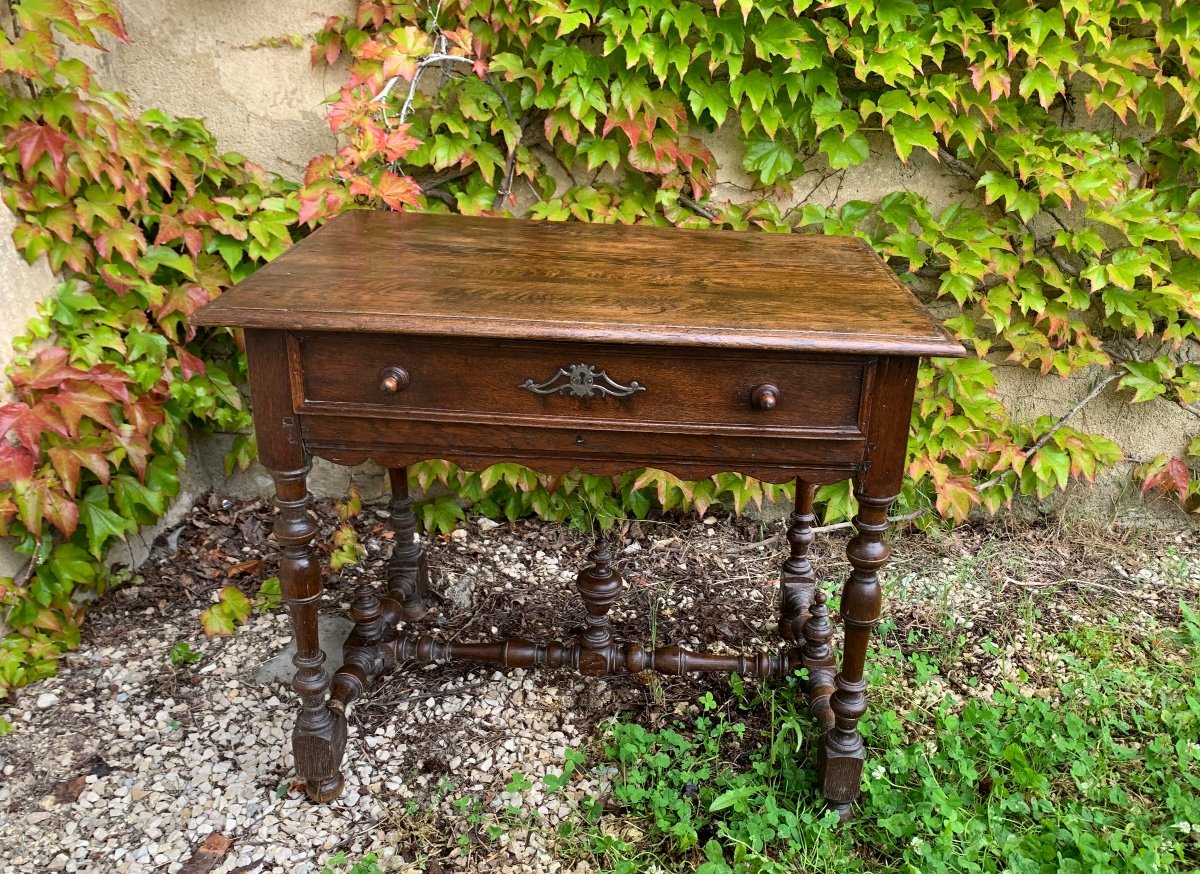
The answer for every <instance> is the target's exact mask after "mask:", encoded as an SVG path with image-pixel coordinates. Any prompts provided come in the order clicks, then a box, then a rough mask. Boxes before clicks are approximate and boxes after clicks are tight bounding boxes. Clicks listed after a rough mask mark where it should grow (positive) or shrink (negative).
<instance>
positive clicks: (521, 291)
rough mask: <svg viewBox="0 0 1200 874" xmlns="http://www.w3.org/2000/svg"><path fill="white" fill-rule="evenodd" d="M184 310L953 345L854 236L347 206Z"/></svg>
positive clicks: (381, 326)
mask: <svg viewBox="0 0 1200 874" xmlns="http://www.w3.org/2000/svg"><path fill="white" fill-rule="evenodd" d="M192 322H193V323H194V324H197V325H221V326H238V327H257V328H285V329H301V328H303V329H309V330H340V331H368V332H377V333H424V334H430V335H441V336H445V335H451V336H472V337H506V338H510V339H524V340H574V341H591V342H603V341H613V342H621V343H626V344H629V343H634V344H639V343H640V344H665V345H679V346H706V347H710V348H757V349H776V350H793V351H817V352H842V353H859V354H892V355H913V356H917V355H936V356H951V357H958V356H961V355H963V354H965V353H964V350H963V348H962V346H960V345H959V344H958V343H957V342H956V341H955V340H954V339H952V338H951V337H950V336H949V334H947V332H946V331H945V330H944V329H943V328H942V327H941V326H940V325H939V324H938V323H937V322H936V321H935V320H933V319H932V318H930V316H929V315H927V314H926V312H925V311H924V309H923V308H922V306H921V304H920V303H919V302H918V301H917V300H916V298H915V297H913V295H912V293H911V292H910V291H909V290H908V289H907V288H906V287H905V286H904V285H903V284H901V283H900V282H899V280H897V279H896V277H895V276H894V275H893V274H892V272H891V271H890V270H889V269H888V268H887V266H886V265H885V264H884V262H883V261H882V260H881V259H880V258H879V256H878V255H876V254H875V253H874V252H872V251H871V250H870V249H869V248H868V247H867V245H866V244H865V243H863V242H862V241H861V240H858V239H854V238H846V237H826V236H810V235H803V234H767V233H755V232H746V233H739V232H731V231H690V230H682V229H678V228H656V227H649V226H645V225H596V224H583V223H574V222H534V221H524V220H519V219H488V218H472V217H466V216H446V215H419V214H413V213H390V212H372V211H356V212H351V213H345V214H343V215H341V216H338V217H336V218H334V219H332V220H331V221H330V222H329V223H328V224H326V225H325V226H324V227H323V228H321V229H320V230H318V231H316V232H315V233H313V234H312V235H311V236H309V237H308V238H306V239H305V240H303V241H301V242H300V243H298V244H296V245H295V246H294V247H292V249H290V250H289V251H288V252H286V253H285V254H284V255H283V256H282V257H280V258H279V259H277V260H276V261H274V262H272V263H271V264H268V265H267V266H266V267H264V268H262V269H261V270H260V271H258V272H257V273H255V274H254V275H253V276H251V277H250V278H249V279H247V280H246V281H245V282H243V283H241V284H240V285H238V286H237V287H236V288H234V289H231V290H230V291H227V292H226V293H225V294H224V295H223V296H222V297H220V298H219V299H217V300H216V301H214V302H213V303H210V304H209V305H208V306H206V307H204V308H203V309H201V310H200V311H199V312H198V313H196V314H195V315H194V316H193V317H192Z"/></svg>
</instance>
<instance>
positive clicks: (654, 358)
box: [289, 332, 874, 434]
mask: <svg viewBox="0 0 1200 874" xmlns="http://www.w3.org/2000/svg"><path fill="white" fill-rule="evenodd" d="M289 354H290V356H291V359H292V362H291V363H292V372H293V374H298V376H299V378H294V379H293V391H294V398H293V400H294V403H295V408H296V410H297V411H298V412H303V413H306V414H318V415H319V414H321V413H322V412H326V413H339V414H340V413H348V412H349V413H353V414H355V415H359V416H368V417H375V418H404V419H424V420H431V421H438V420H441V421H484V420H486V421H490V422H497V423H499V422H502V421H505V420H509V419H511V420H514V421H518V420H519V421H520V422H522V423H523V424H534V425H536V424H544V425H548V426H552V425H562V424H564V423H575V424H579V425H583V424H587V425H588V426H589V427H601V428H604V427H611V428H626V429H628V428H655V427H663V426H666V427H670V428H672V429H674V430H680V429H682V430H688V429H692V428H708V429H710V430H711V429H712V428H714V427H715V428H717V429H719V430H726V429H738V430H741V429H746V430H761V429H771V430H774V429H790V430H794V429H799V428H802V429H803V430H805V431H810V430H818V431H820V430H832V431H837V432H842V433H853V434H857V433H859V432H860V431H861V427H862V424H863V422H862V415H863V413H862V409H861V408H862V398H863V396H864V393H865V390H866V388H867V384H868V381H869V379H870V377H871V373H872V371H873V364H874V359H873V358H870V357H847V356H838V357H836V358H830V359H824V358H822V357H820V356H818V355H801V354H796V353H780V352H763V353H755V352H746V351H741V350H739V351H732V350H730V351H722V350H703V349H695V350H693V349H686V348H679V347H660V346H611V345H605V344H599V343H596V344H592V343H521V342H504V341H488V340H481V339H472V338H465V339H463V340H461V341H449V340H446V339H444V338H430V337H422V336H394V335H393V336H383V335H372V334H344V333H326V332H314V333H296V334H292V335H291V337H290V345H289Z"/></svg>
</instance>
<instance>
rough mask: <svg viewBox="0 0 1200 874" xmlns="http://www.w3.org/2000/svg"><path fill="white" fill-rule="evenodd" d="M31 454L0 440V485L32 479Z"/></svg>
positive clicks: (32, 459) (32, 458) (32, 460)
mask: <svg viewBox="0 0 1200 874" xmlns="http://www.w3.org/2000/svg"><path fill="white" fill-rule="evenodd" d="M33 462H34V457H33V453H32V452H29V451H28V450H27V449H24V448H23V447H21V446H14V445H13V444H11V443H9V442H8V441H7V440H3V439H0V483H4V482H7V483H14V482H17V481H18V480H27V479H32V478H33Z"/></svg>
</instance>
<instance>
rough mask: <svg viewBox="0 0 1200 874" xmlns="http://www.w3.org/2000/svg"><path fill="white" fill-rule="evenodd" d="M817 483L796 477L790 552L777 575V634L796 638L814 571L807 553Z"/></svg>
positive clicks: (809, 598) (814, 582)
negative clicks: (778, 575)
mask: <svg viewBox="0 0 1200 874" xmlns="http://www.w3.org/2000/svg"><path fill="white" fill-rule="evenodd" d="M816 491H817V487H816V486H815V485H813V484H812V483H807V482H805V481H804V480H802V479H797V480H796V509H795V512H793V513H792V515H791V516H790V517H789V518H788V530H787V540H788V544H789V545H790V546H791V548H792V554H791V555H790V556H789V557H788V559H787V561H785V562H784V563H783V571H782V573H781V574H780V577H779V636H780V637H782V638H784V639H785V640H799V639H800V638H801V630H802V627H803V625H804V621H805V619H807V618H808V608H809V605H810V604H811V603H812V599H813V591H814V590H815V589H816V586H817V578H816V574H815V573H814V571H813V566H812V562H811V561H810V560H809V557H808V550H809V548H810V547H811V546H812V544H813V541H814V540H815V539H816V535H814V534H813V530H812V527H813V522H815V521H816V518H815V517H814V516H813V495H814V494H815V493H816Z"/></svg>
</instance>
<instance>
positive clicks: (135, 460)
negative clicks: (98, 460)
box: [109, 426, 150, 480]
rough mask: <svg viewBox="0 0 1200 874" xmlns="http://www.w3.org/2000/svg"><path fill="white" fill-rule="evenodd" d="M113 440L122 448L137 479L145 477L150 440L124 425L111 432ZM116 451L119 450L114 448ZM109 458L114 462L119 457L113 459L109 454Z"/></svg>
mask: <svg viewBox="0 0 1200 874" xmlns="http://www.w3.org/2000/svg"><path fill="white" fill-rule="evenodd" d="M113 440H115V441H116V442H117V443H118V444H119V446H120V449H121V450H124V452H125V457H126V458H128V459H129V463H130V464H131V465H133V469H134V470H135V471H137V475H138V479H143V480H144V479H145V478H146V459H147V458H149V456H150V442H149V441H148V440H147V439H146V437H145V435H143V434H139V433H138V432H136V431H134V429H133V428H130V427H129V426H126V427H124V428H118V429H117V430H116V431H114V432H113ZM117 451H119V450H114V452H117ZM109 458H110V460H112V461H113V463H114V464H116V463H118V462H119V459H114V458H113V457H112V455H111V454H110V456H109Z"/></svg>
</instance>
